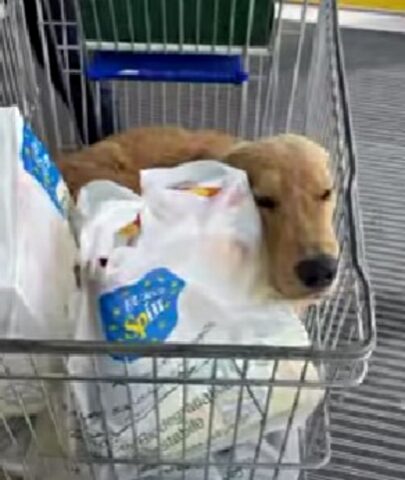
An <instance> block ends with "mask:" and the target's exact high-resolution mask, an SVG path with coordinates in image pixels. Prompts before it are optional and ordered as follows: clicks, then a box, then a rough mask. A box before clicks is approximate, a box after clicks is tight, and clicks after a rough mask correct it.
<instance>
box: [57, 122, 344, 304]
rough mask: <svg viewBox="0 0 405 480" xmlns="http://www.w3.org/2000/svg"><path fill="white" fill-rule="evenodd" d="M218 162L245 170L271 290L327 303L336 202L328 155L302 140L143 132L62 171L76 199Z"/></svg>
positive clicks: (78, 157) (86, 153) (63, 162)
mask: <svg viewBox="0 0 405 480" xmlns="http://www.w3.org/2000/svg"><path fill="white" fill-rule="evenodd" d="M198 159H218V160H222V161H224V162H225V163H227V164H229V165H232V166H234V167H237V168H240V169H242V170H244V171H246V173H247V175H248V178H249V181H250V185H251V188H252V191H253V194H254V196H255V199H256V202H257V205H258V207H259V209H260V213H261V218H262V223H263V231H264V239H263V246H264V248H263V262H264V265H265V275H266V277H267V279H268V282H269V287H271V289H272V290H273V291H275V292H277V294H278V295H279V296H280V297H282V298H287V299H295V300H303V299H312V298H318V297H320V296H321V295H322V294H323V293H324V292H325V291H326V290H327V289H328V288H329V287H330V286H331V285H332V283H333V281H334V279H335V276H336V272H337V255H338V243H337V240H336V237H335V232H334V228H333V211H334V207H335V195H334V191H333V181H332V178H331V175H330V172H329V158H328V154H327V152H326V151H325V150H324V149H323V148H322V147H321V146H319V145H318V144H316V143H314V142H312V141H310V140H309V139H307V138H305V137H301V136H298V135H280V136H277V137H273V138H269V139H262V140H259V141H254V142H239V141H238V140H237V139H235V138H233V137H231V136H229V135H226V134H224V133H220V132H213V131H195V132H193V131H187V130H184V129H180V128H166V127H164V128H159V127H156V128H140V129H133V130H129V131H127V132H124V133H121V134H118V135H114V136H112V137H109V138H107V139H105V140H103V141H102V142H99V143H97V144H95V145H93V146H91V147H89V148H86V149H84V150H82V151H79V152H78V153H75V154H72V155H70V156H67V157H64V158H60V159H59V161H58V164H59V166H60V168H61V170H62V174H63V175H64V177H65V179H66V181H67V183H68V185H69V187H70V188H71V190H72V193H73V194H74V195H75V194H76V193H77V191H78V189H79V188H80V187H81V186H83V185H84V184H85V183H87V182H89V181H91V180H95V179H109V180H113V181H116V182H118V183H120V184H122V185H125V186H127V187H129V188H131V189H133V190H135V191H136V192H139V171H140V170H141V169H144V168H150V167H153V166H174V165H178V164H180V163H184V162H188V161H193V160H198Z"/></svg>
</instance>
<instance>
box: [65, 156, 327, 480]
mask: <svg viewBox="0 0 405 480" xmlns="http://www.w3.org/2000/svg"><path fill="white" fill-rule="evenodd" d="M141 184H142V192H143V196H142V199H141V198H139V197H137V196H136V195H134V194H133V193H131V192H130V191H128V190H126V189H123V188H121V187H118V186H115V187H114V184H112V183H110V182H93V183H91V184H89V185H88V186H86V187H85V188H84V189H83V190H82V191H81V193H80V196H79V201H78V210H79V231H80V241H81V252H80V256H81V264H82V268H83V285H82V291H81V293H80V294H79V302H78V312H75V313H74V315H75V316H76V315H77V317H78V322H79V323H78V330H77V338H80V339H98V340H100V339H107V340H109V341H110V342H117V343H122V342H125V343H130V344H133V345H139V344H142V343H161V342H178V343H187V344H233V345H273V346H277V345H279V346H308V344H309V340H308V337H307V334H306V331H305V328H304V326H303V325H302V324H301V322H300V320H299V318H298V317H297V315H296V314H295V313H294V310H293V308H292V306H291V305H289V304H288V303H287V302H283V301H277V300H269V295H270V293H271V292H270V291H269V289H268V285H267V283H266V281H265V274H264V271H263V263H264V262H263V255H264V252H263V251H262V232H261V222H260V217H259V214H258V212H257V210H256V207H255V204H254V200H253V197H252V195H251V192H250V189H249V185H248V180H247V177H246V175H245V173H244V172H242V171H240V170H237V169H234V168H231V167H228V166H226V165H223V164H221V163H219V162H215V161H202V162H195V163H192V164H186V165H183V166H179V167H176V168H173V169H156V170H149V171H144V172H142V176H141ZM103 192H104V193H103ZM303 365H304V362H302V364H300V362H297V361H295V362H289V361H287V360H285V361H282V362H279V363H274V362H273V361H263V360H250V361H249V362H248V361H243V360H236V359H231V358H229V359H222V360H220V359H217V360H214V359H212V358H202V359H198V358H193V359H182V358H157V359H153V358H146V357H142V356H140V355H139V354H138V355H137V354H136V353H134V354H128V355H124V354H116V355H112V356H103V357H101V356H92V357H83V356H80V357H79V356H72V357H71V358H70V360H69V372H70V374H71V375H73V376H75V375H76V376H85V377H91V376H96V377H97V378H103V377H108V378H114V376H117V378H118V377H120V378H123V377H126V378H127V377H132V378H136V379H137V382H136V383H131V382H126V383H120V382H113V381H106V382H104V381H103V382H90V381H89V382H76V383H74V384H73V385H74V387H73V388H74V393H75V401H76V405H77V408H78V410H79V412H80V418H82V419H83V421H84V424H85V432H86V445H87V448H89V449H90V452H91V453H92V454H94V455H98V456H100V455H101V456H110V455H113V457H114V458H115V459H128V458H133V456H134V455H135V454H136V455H138V456H139V458H141V459H142V458H143V459H148V458H149V459H156V458H160V459H164V461H168V460H170V461H175V460H176V459H177V460H178V459H181V458H182V454H183V453H184V451H186V453H187V459H188V460H189V459H190V458H191V459H198V458H200V459H201V458H202V457H203V456H204V455H205V448H206V445H207V441H208V439H209V442H210V450H211V453H212V454H213V455H215V454H221V452H225V451H229V448H231V447H232V448H236V447H237V448H238V449H239V450H238V452H239V453H238V456H241V452H242V456H243V452H246V451H247V450H248V451H249V452H251V454H252V455H254V448H253V449H252V448H251V445H252V444H255V442H257V439H258V436H259V432H260V428H261V425H262V424H263V421H264V434H265V435H266V434H268V433H270V432H275V431H279V430H283V429H285V428H286V424H287V422H288V421H289V420H288V419H289V416H290V413H291V411H292V409H293V405H294V406H296V409H295V415H294V417H293V420H294V421H293V426H292V427H291V428H292V429H293V430H294V429H295V428H297V426H299V425H302V424H303V423H304V422H305V421H306V419H307V418H308V416H309V415H310V414H311V413H312V412H313V410H314V409H315V407H316V406H317V405H318V402H319V400H320V399H321V397H322V392H321V391H320V390H317V389H312V390H307V391H305V392H302V393H301V395H299V399H297V396H296V393H297V388H296V387H288V386H287V387H274V389H273V391H272V394H271V401H269V402H268V407H269V408H268V409H267V408H266V404H267V400H266V397H267V393H268V388H267V387H266V386H255V385H254V380H259V381H260V380H261V381H262V382H263V380H265V381H268V380H269V379H270V378H273V381H285V380H286V381H291V382H295V384H297V383H298V382H299V381H300V376H301V374H302V367H303ZM214 377H215V378H216V379H219V380H224V381H225V382H224V385H219V386H217V387H216V388H215V392H214V390H213V387H212V385H210V384H209V382H207V381H205V382H204V381H202V382H200V383H199V382H198V379H212V378H214ZM306 379H307V380H311V379H312V380H313V381H314V382H317V381H318V380H319V379H318V376H317V372H316V369H315V368H314V367H313V366H312V365H311V364H307V365H306ZM143 380H144V381H143ZM165 380H166V381H165ZM227 380H230V381H231V382H232V381H233V382H234V383H233V385H234V386H227V385H226V381H227ZM249 381H252V386H247V387H246V388H245V389H244V393H243V395H242V396H241V393H240V392H241V384H242V383H245V384H246V385H249ZM185 385H186V386H185ZM262 385H263V383H262ZM214 397H215V399H214ZM294 402H296V404H294ZM238 405H239V406H238ZM266 410H268V413H267V414H266V415H265V417H264V412H265V411H266ZM236 412H238V413H236ZM236 415H237V416H236ZM213 419H214V420H213ZM236 423H237V425H238V426H237V429H238V434H237V439H236V444H235V424H236ZM134 429H135V430H136V435H135V436H134ZM244 445H245V446H246V449H247V450H246V449H245V450H244V449H243V446H244ZM241 449H242V450H241ZM135 450H136V451H135ZM297 455H298V453H297ZM273 461H274V459H273ZM140 462H141V460H140ZM296 462H298V459H296ZM141 463H142V462H141ZM162 468H163V467H162ZM165 468H166V467H165ZM114 469H115V471H116V472H118V477H119V478H120V480H122V479H125V480H130V479H132V478H134V475H133V471H131V469H130V468H128V467H127V466H124V465H116V466H114ZM155 470H156V469H154V468H149V469H148V468H145V470H144V471H143V472H142V475H143V476H144V477H145V478H150V477H151V476H152V477H153V478H155V477H154V475H155ZM169 474H170V475H174V477H173V478H176V476H175V475H176V472H175V471H173V469H171V468H169V469H168V470H167V471H165V477H164V478H169V477H168V475H169ZM218 474H219V473H218ZM152 477H151V478H152ZM156 478H158V476H157V477H156ZM170 478H171V477H170ZM218 478H222V477H221V476H220V477H218Z"/></svg>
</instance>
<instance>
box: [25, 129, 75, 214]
mask: <svg viewBox="0 0 405 480" xmlns="http://www.w3.org/2000/svg"><path fill="white" fill-rule="evenodd" d="M21 156H22V160H23V164H24V168H25V170H26V171H27V172H28V173H29V174H30V175H32V176H33V177H34V178H35V179H36V180H37V181H38V182H39V183H40V185H41V186H42V187H43V189H44V190H45V191H46V193H47V194H48V196H49V198H50V199H51V201H52V203H53V204H54V205H55V206H56V208H57V209H58V210H59V212H60V213H61V214H62V215H63V216H64V217H66V216H67V207H68V190H67V188H66V185H65V183H64V181H63V179H62V176H61V174H60V172H59V170H58V169H57V167H56V165H55V164H54V163H53V161H52V159H51V157H50V155H49V153H48V151H47V150H46V148H45V146H44V145H43V143H42V142H41V141H40V140H39V139H38V138H37V137H36V135H35V133H34V132H33V131H32V129H31V127H30V126H29V125H27V124H24V129H23V143H22V153H21Z"/></svg>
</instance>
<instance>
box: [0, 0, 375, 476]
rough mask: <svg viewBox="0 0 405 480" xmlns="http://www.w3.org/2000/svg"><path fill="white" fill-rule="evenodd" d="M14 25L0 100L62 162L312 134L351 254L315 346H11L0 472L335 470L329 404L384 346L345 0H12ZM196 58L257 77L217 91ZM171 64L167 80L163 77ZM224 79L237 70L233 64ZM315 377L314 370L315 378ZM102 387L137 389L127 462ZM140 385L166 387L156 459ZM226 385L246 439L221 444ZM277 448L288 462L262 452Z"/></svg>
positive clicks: (219, 85) (6, 349)
mask: <svg viewBox="0 0 405 480" xmlns="http://www.w3.org/2000/svg"><path fill="white" fill-rule="evenodd" d="M308 12H309V13H310V15H309V14H308ZM310 17H311V18H312V20H311V18H310ZM308 20H309V21H308ZM0 25H1V29H0V59H1V62H0V104H1V105H10V104H18V105H19V107H20V109H21V110H22V111H23V112H24V114H25V115H26V117H27V118H28V119H29V120H30V121H31V123H32V125H33V126H34V128H35V130H36V131H37V132H38V134H39V135H40V137H41V138H42V139H43V140H44V141H45V142H46V143H47V145H48V147H49V148H50V149H51V151H53V152H54V153H56V152H58V151H60V150H65V151H68V150H74V149H76V148H77V147H79V146H80V145H81V144H87V143H91V142H93V141H96V140H97V139H100V138H102V137H103V136H105V135H106V134H109V133H111V132H114V131H118V130H122V129H125V128H127V127H130V126H136V125H152V124H177V125H182V126H185V127H190V128H201V127H209V128H218V129H223V130H226V131H229V132H231V133H232V134H237V135H239V136H241V137H244V138H257V137H260V136H263V135H272V134H275V133H278V132H283V131H295V132H301V133H304V134H306V135H308V136H310V137H312V138H314V139H315V140H317V141H319V142H320V143H322V144H323V145H324V146H325V147H326V148H327V149H328V150H329V151H330V152H331V158H332V160H333V163H332V170H333V173H334V178H335V183H336V189H337V192H338V205H337V208H336V214H335V225H336V231H337V234H338V237H339V240H340V246H341V253H340V262H339V264H340V268H339V283H338V285H337V286H336V289H335V290H334V292H333V293H332V294H330V295H329V296H328V298H326V299H325V300H324V302H323V303H322V304H320V305H318V306H313V307H311V309H310V310H309V311H308V312H307V314H306V315H305V317H304V318H303V319H302V321H303V323H304V325H305V328H306V331H307V334H308V337H309V339H310V341H311V342H310V343H311V346H310V347H307V348H304V347H287V346H278V347H263V346H251V347H247V346H234V345H221V346H213V345H174V344H162V345H141V346H133V345H131V346H128V345H122V344H120V345H116V344H110V343H104V342H81V341H58V342H56V341H29V340H26V341H25V340H24V341H23V340H13V339H1V340H0V351H1V352H2V355H3V357H2V360H1V362H0V379H1V381H4V382H6V381H7V382H8V385H9V398H8V400H7V401H9V402H14V403H16V404H18V405H19V406H20V410H21V415H19V416H18V417H10V416H8V415H6V414H5V413H4V412H2V411H0V430H1V434H0V438H1V443H0V468H1V470H0V472H1V471H2V472H3V475H4V477H5V478H6V479H9V478H15V476H17V477H23V478H27V479H29V478H31V479H32V478H41V479H53V478H56V476H57V477H58V478H66V479H72V478H93V479H96V478H97V479H98V478H109V479H120V480H121V478H128V479H132V478H133V479H135V478H172V477H170V476H169V475H173V474H175V475H178V476H176V477H173V478H188V479H191V478H193V479H194V478H201V479H212V478H215V479H217V478H218V479H219V478H220V479H225V478H226V479H234V478H241V479H245V478H246V479H255V478H256V479H260V478H266V479H267V478H273V479H290V478H291V479H293V478H294V479H295V478H298V475H300V477H299V478H304V476H305V473H304V470H308V469H313V468H318V467H319V466H321V465H323V464H324V463H325V462H327V461H328V458H329V456H330V444H329V437H328V428H329V422H328V415H327V406H328V400H329V397H330V395H331V393H333V392H334V391H336V389H340V390H341V389H344V388H347V387H349V386H352V385H355V384H357V383H359V382H361V381H362V379H363V378H364V375H365V373H366V364H367V358H368V357H369V355H370V353H371V351H372V348H373V346H374V343H375V324H374V316H373V307H372V299H371V293H370V286H369V282H368V278H367V274H366V271H365V266H364V256H363V249H362V243H363V241H362V231H361V221H360V220H361V219H360V215H359V209H358V203H357V190H356V157H355V147H354V140H353V132H352V125H351V119H350V108H349V99H348V94H347V89H346V81H345V71H344V64H343V59H342V51H341V44H340V38H339V31H338V25H337V7H336V2H335V1H334V0H323V1H322V2H321V6H320V8H319V11H318V10H317V9H315V10H314V9H313V8H310V7H307V3H306V2H305V3H303V4H299V5H298V4H295V5H294V6H293V7H291V6H290V5H284V3H283V2H273V1H271V0H264V1H263V0H204V1H202V0H71V1H70V0H58V1H55V0H52V1H51V0H28V1H23V0H0ZM106 53H107V56H108V55H112V54H113V55H118V56H117V57H114V58H120V59H121V60H122V59H123V58H126V59H127V60H128V58H129V61H132V59H133V55H135V54H139V53H141V54H142V55H145V54H146V56H148V55H153V54H158V55H161V54H169V53H170V55H173V56H174V57H175V59H176V62H184V58H179V57H181V56H182V55H191V57H192V60H193V62H195V61H196V62H197V63H196V70H198V69H200V70H198V71H199V73H198V75H200V76H199V77H198V78H194V80H193V81H192V82H190V81H188V82H186V81H184V78H182V77H181V75H180V73H179V70H176V67H175V66H174V65H175V62H174V63H173V64H171V65H170V64H169V65H166V66H165V67H164V69H163V67H162V69H161V70H159V68H160V67H159V66H158V70H157V73H156V72H155V75H156V76H155V78H153V79H150V78H149V79H147V78H139V77H137V76H136V75H138V74H136V73H134V71H135V70H137V69H136V68H135V67H133V68H132V69H131V68H130V69H129V70H130V71H129V72H128V68H126V69H123V68H121V69H120V68H118V69H115V71H113V72H111V71H109V73H108V74H105V75H101V74H100V69H98V70H97V68H96V70H94V68H95V62H96V60H97V59H98V60H99V59H100V58H101V60H103V58H104V59H105V54H106ZM120 55H121V57H120ZM122 55H123V56H122ZM198 55H208V56H209V55H213V56H223V57H224V58H226V59H228V60H229V59H233V60H232V61H234V60H235V59H236V64H232V65H234V66H235V65H237V66H238V68H240V69H241V71H242V73H243V74H244V76H243V78H242V77H240V79H239V80H240V81H238V82H235V81H233V80H232V78H231V77H227V79H225V80H224V79H222V81H221V82H220V81H219V80H218V79H217V80H218V81H215V79H212V78H211V79H210V81H208V77H207V75H208V73H207V70H204V68H205V67H204V68H203V72H202V73H201V68H202V67H201V64H200V63H199V61H200V59H199V58H198V57H197V56H198ZM121 60H120V61H121ZM208 60H209V59H208ZM222 60H223V59H220V61H222ZM122 61H123V60H122ZM183 65H184V64H183ZM141 66H142V65H141ZM222 68H224V71H223V72H222V70H221V69H222ZM232 68H234V67H232ZM122 70H126V72H125V73H124V74H122ZM168 70H170V72H171V78H170V79H168V78H167V76H166V77H165V75H167V71H168ZM218 71H221V72H222V73H224V72H225V74H226V73H227V72H228V73H229V70H226V68H225V67H223V66H222V63H221V66H220V67H218ZM94 72H96V73H94ZM173 72H174V73H173ZM194 74H195V72H194V73H193V75H194ZM159 75H160V76H159ZM204 75H205V76H204ZM163 79H166V80H170V81H162V80H163ZM152 80H153V81H152ZM180 80H182V81H180ZM270 322H271V320H269V323H270ZM135 353H136V354H137V355H141V356H143V357H144V358H149V359H150V362H151V368H150V372H149V373H148V374H147V375H145V376H142V377H140V376H134V375H131V373H130V370H129V369H125V370H124V372H123V373H122V374H110V375H106V374H105V373H101V372H100V370H99V368H98V362H99V361H100V359H102V358H103V357H104V356H105V355H107V354H114V355H119V354H121V355H122V354H132V355H133V354H135ZM17 354H24V355H26V356H27V357H28V358H29V360H30V363H31V367H32V368H31V369H30V370H29V371H27V372H21V371H19V372H18V373H17V372H15V371H13V368H12V362H10V360H9V359H10V358H13V355H17ZM45 355H46V356H49V357H52V359H53V360H54V361H55V362H58V363H59V367H60V368H59V369H58V370H57V373H49V372H44V371H42V370H41V367H40V364H41V362H40V359H41V358H42V357H43V356H45ZM5 356H7V359H8V361H7V363H6V362H4V361H3V360H4V358H5ZM72 357H81V358H87V359H88V360H89V361H90V363H91V364H92V365H93V367H92V370H91V372H90V373H87V374H85V375H77V374H76V375H73V374H72V373H71V371H70V370H69V369H68V367H67V365H68V362H69V360H70V359H71V358H72ZM224 360H226V361H232V362H233V363H234V365H235V369H236V372H237V375H236V376H235V377H232V378H226V379H224V378H221V376H220V375H219V374H218V371H219V369H220V364H221V362H222V361H224ZM258 361H260V362H267V364H268V366H269V374H268V377H266V378H263V377H260V378H259V377H257V378H255V377H254V376H252V375H250V374H249V372H250V366H251V365H252V364H254V362H258ZM170 362H177V363H180V364H181V366H182V368H181V369H180V370H178V371H181V372H182V373H181V375H180V376H179V375H169V374H167V369H163V368H162V365H165V364H166V365H167V363H170ZM196 362H200V363H201V362H203V363H204V365H205V368H204V369H202V370H200V372H199V374H197V375H196V374H195V372H194V373H193V374H191V373H190V366H192V365H195V364H196ZM286 362H288V364H289V365H293V366H294V368H295V369H296V372H297V375H296V377H295V378H294V379H289V380H286V379H283V378H280V375H279V371H280V369H281V367H282V365H285V364H286ZM10 365H11V367H10ZM313 367H315V369H316V372H317V373H316V375H315V376H314V375H313V374H310V372H313V371H314V368H313ZM80 384H81V385H93V386H96V387H97V388H96V391H97V392H98V394H97V395H98V397H97V399H96V400H95V404H97V407H96V406H95V411H94V412H93V417H97V419H98V422H99V425H101V428H100V429H99V431H98V436H99V438H101V442H102V448H100V449H99V450H98V451H95V449H94V438H90V437H91V435H92V431H91V420H92V419H91V418H89V417H90V415H88V416H85V415H84V414H83V412H82V411H81V408H80V406H79V405H78V404H77V396H75V388H77V385H80ZM21 385H25V386H27V385H29V386H30V388H32V389H34V390H35V391H36V392H37V394H38V396H39V397H40V398H42V399H43V404H44V409H43V411H42V412H40V413H39V414H35V415H32V414H31V412H30V410H29V408H28V407H27V406H26V405H25V398H24V396H23V395H22V394H21V389H20V386H21ZM105 385H111V386H112V387H113V386H116V385H120V386H121V388H123V389H126V390H125V391H126V392H127V395H128V396H127V402H126V404H125V405H123V406H122V409H123V411H125V412H127V418H128V420H127V428H128V429H129V430H130V431H131V435H132V439H133V442H132V447H133V448H132V450H131V451H126V452H124V453H122V452H119V453H117V449H116V448H115V446H116V441H117V440H116V437H117V432H112V431H110V430H109V429H108V426H107V416H108V415H109V414H110V413H111V412H110V411H109V405H107V404H106V402H105V399H103V388H104V387H103V386H105ZM133 385H138V386H139V388H141V387H142V386H144V385H149V386H150V389H151V390H150V391H151V396H150V398H151V404H150V408H151V411H152V412H153V415H154V417H155V420H156V432H155V437H154V441H155V443H156V448H155V450H154V455H144V454H143V453H142V442H143V440H144V439H143V438H140V436H139V435H138V434H137V425H136V422H135V421H134V418H135V417H136V415H133V410H134V402H133V398H132V394H133V389H132V388H130V387H131V386H133ZM167 385H171V386H172V387H173V388H176V389H177V391H178V392H180V393H179V395H178V399H179V409H178V412H177V417H176V418H177V420H176V421H177V422H178V425H179V429H178V432H180V433H178V435H177V437H176V438H177V440H176V441H177V443H178V444H179V448H178V449H177V450H175V452H176V453H175V454H173V453H172V454H171V455H170V456H167V455H165V451H164V446H165V444H164V442H166V441H167V438H166V437H164V428H165V427H166V423H164V422H163V421H160V419H162V411H161V408H162V407H161V403H160V400H159V391H160V389H161V388H162V386H166V387H167ZM201 386H205V387H204V388H206V392H208V393H207V396H206V398H208V400H207V418H206V430H204V432H205V433H204V436H203V438H202V439H201V442H200V447H199V455H197V456H196V455H195V454H191V453H190V449H189V445H188V440H187V438H188V436H187V435H186V432H187V431H188V428H191V427H189V425H190V415H191V414H192V407H191V406H190V403H189V401H188V399H190V398H191V397H190V395H191V394H192V392H193V389H194V388H196V387H201ZM97 389H98V390H97ZM224 389H225V390H226V389H227V390H228V391H232V392H234V393H235V396H234V398H235V402H234V408H233V414H232V415H233V416H232V419H231V421H230V422H229V428H230V432H231V437H232V441H231V442H230V443H229V445H227V446H226V448H225V447H224V448H223V449H222V450H221V451H218V449H215V438H214V437H215V436H214V435H213V432H214V425H215V414H214V412H215V405H216V402H217V401H218V400H217V397H218V395H219V392H221V391H223V390H224ZM257 389H259V390H260V392H261V395H262V399H263V402H262V403H261V405H259V406H258V407H257V408H258V411H259V414H260V415H261V420H260V422H259V424H258V428H257V432H256V436H255V439H254V440H251V445H250V450H249V452H250V453H249V454H245V453H244V454H243V455H242V456H241V455H239V453H238V449H237V446H238V445H239V443H240V438H239V437H240V426H241V423H242V415H243V411H244V405H245V403H246V402H252V401H253V402H254V398H255V392H256V391H258V390H257ZM283 391H285V392H287V391H288V392H289V394H290V395H292V397H290V399H292V400H291V402H290V403H289V407H288V412H287V415H286V416H285V419H284V421H283V422H282V423H281V424H280V426H279V428H278V429H276V430H274V431H272V433H271V435H270V437H271V438H268V437H269V435H267V437H266V428H265V426H266V423H267V421H268V417H269V412H271V406H272V402H273V401H275V400H274V399H275V397H276V393H277V392H283ZM311 391H318V392H321V393H322V400H321V401H319V403H318V404H317V406H316V408H315V409H314V410H313V411H312V412H311V414H310V415H308V417H307V418H305V419H304V420H303V421H301V422H298V423H297V421H296V416H297V415H298V411H299V404H300V399H301V398H302V397H303V396H305V395H306V393H307V392H311ZM190 392H191V393H190ZM2 401H5V400H4V399H3V400H2ZM128 412H129V413H128ZM93 433H94V432H93ZM265 437H266V438H265ZM265 442H267V448H270V447H271V449H272V452H273V453H272V455H270V457H266V458H265V459H263V456H262V454H261V453H262V450H263V449H264V443H265ZM269 445H270V447H269ZM123 471H125V472H126V473H125V475H127V476H125V475H124V474H123V473H122V472H123ZM56 472H57V473H56ZM128 472H130V473H128ZM148 472H149V473H148ZM151 472H152V473H151ZM173 472H175V473H173ZM123 475H124V476H123ZM147 475H149V476H147ZM218 475H219V476H218ZM0 477H1V473H0Z"/></svg>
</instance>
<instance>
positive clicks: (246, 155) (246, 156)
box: [223, 141, 255, 186]
mask: <svg viewBox="0 0 405 480" xmlns="http://www.w3.org/2000/svg"><path fill="white" fill-rule="evenodd" d="M253 145H254V143H253V142H248V141H241V142H238V143H236V144H235V145H234V146H233V147H232V148H230V150H229V151H228V153H227V154H226V155H225V157H224V158H223V161H224V163H226V164H228V165H230V166H231V167H235V168H239V169H240V170H243V171H244V172H246V175H247V176H248V179H249V183H250V185H251V186H252V183H253V182H254V178H253V173H254V170H255V168H254V165H253V162H254V161H255V155H254V149H253V148H252V146H253Z"/></svg>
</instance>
